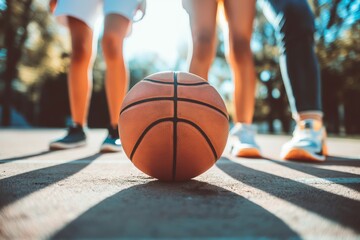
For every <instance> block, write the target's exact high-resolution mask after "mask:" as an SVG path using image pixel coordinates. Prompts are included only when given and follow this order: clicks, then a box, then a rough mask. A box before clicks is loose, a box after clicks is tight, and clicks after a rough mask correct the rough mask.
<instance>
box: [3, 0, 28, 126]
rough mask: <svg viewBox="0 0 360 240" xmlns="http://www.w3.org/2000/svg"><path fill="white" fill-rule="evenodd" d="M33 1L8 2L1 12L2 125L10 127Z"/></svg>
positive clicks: (9, 0) (7, 0) (10, 0)
mask: <svg viewBox="0 0 360 240" xmlns="http://www.w3.org/2000/svg"><path fill="white" fill-rule="evenodd" d="M31 4H32V0H18V1H14V0H6V5H4V9H2V12H1V15H2V16H1V24H0V26H1V29H3V31H2V34H3V39H4V43H3V47H4V49H5V51H6V60H5V69H4V73H3V80H4V90H3V91H4V92H3V97H2V102H3V104H2V106H3V108H2V120H1V125H3V126H9V125H10V121H11V119H10V106H11V101H12V95H13V92H12V83H13V80H14V79H15V78H16V77H17V66H18V63H19V61H20V58H21V54H22V50H23V46H24V43H25V40H26V38H27V36H28V31H27V26H28V24H29V22H30V18H31V14H32V12H31V8H30V6H31Z"/></svg>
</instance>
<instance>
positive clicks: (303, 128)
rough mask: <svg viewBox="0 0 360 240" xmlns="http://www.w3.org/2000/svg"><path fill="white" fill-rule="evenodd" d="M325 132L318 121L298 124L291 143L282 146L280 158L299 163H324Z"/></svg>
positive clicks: (305, 121) (325, 151)
mask: <svg viewBox="0 0 360 240" xmlns="http://www.w3.org/2000/svg"><path fill="white" fill-rule="evenodd" d="M325 141H326V131H325V128H324V127H323V126H322V123H321V122H320V121H317V120H314V119H307V120H303V121H301V122H299V123H298V124H297V126H296V128H295V130H294V133H293V138H292V139H291V141H289V142H287V143H286V144H284V146H283V147H282V150H281V154H280V156H281V158H282V159H285V160H299V161H316V162H323V161H325V156H326V155H327V147H326V143H325Z"/></svg>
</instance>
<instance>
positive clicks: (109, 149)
mask: <svg viewBox="0 0 360 240" xmlns="http://www.w3.org/2000/svg"><path fill="white" fill-rule="evenodd" d="M121 150H122V147H121V146H120V147H116V146H113V145H110V144H103V145H102V146H101V148H100V152H101V153H112V152H121Z"/></svg>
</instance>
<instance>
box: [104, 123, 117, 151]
mask: <svg viewBox="0 0 360 240" xmlns="http://www.w3.org/2000/svg"><path fill="white" fill-rule="evenodd" d="M108 132H109V134H108V135H107V137H106V138H105V140H104V142H103V144H102V145H101V147H100V152H119V151H121V149H122V147H121V142H120V138H119V132H118V128H117V126H116V127H115V128H114V127H111V126H110V127H109V128H108Z"/></svg>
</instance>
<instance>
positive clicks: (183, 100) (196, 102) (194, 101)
mask: <svg viewBox="0 0 360 240" xmlns="http://www.w3.org/2000/svg"><path fill="white" fill-rule="evenodd" d="M178 101H181V102H190V103H195V104H200V105H203V106H206V107H209V108H211V109H214V110H215V111H217V112H219V113H220V114H221V115H223V116H224V117H225V118H226V119H227V120H229V117H228V115H227V114H226V113H224V112H223V111H221V110H220V109H218V108H217V107H214V106H213V105H210V104H208V103H204V102H201V101H197V100H194V99H189V98H178Z"/></svg>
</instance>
